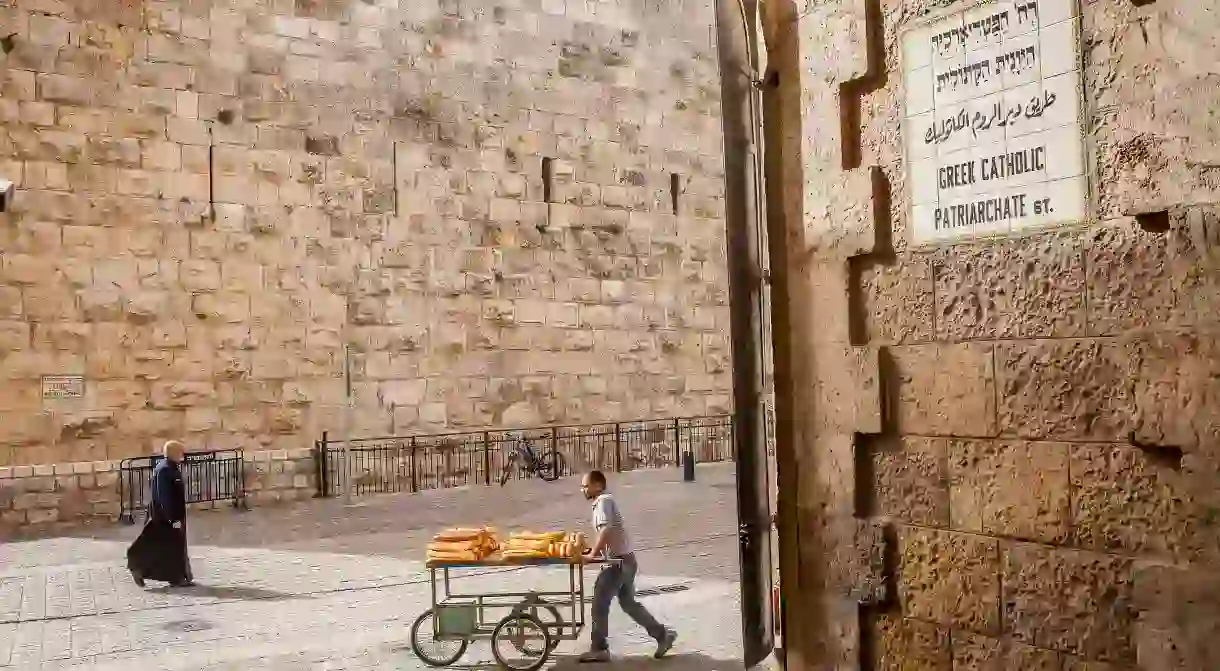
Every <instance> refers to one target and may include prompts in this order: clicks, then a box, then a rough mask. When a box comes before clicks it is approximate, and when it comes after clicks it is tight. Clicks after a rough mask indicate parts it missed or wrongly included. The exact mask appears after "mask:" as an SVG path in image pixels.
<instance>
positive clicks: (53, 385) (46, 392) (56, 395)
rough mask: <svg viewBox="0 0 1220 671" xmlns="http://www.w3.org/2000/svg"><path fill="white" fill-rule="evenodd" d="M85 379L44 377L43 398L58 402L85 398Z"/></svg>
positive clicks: (76, 377) (76, 376)
mask: <svg viewBox="0 0 1220 671" xmlns="http://www.w3.org/2000/svg"><path fill="white" fill-rule="evenodd" d="M84 396H85V378H84V377H83V376H81V375H43V376H42V398H43V399H44V400H48V401H49V400H56V399H64V398H84Z"/></svg>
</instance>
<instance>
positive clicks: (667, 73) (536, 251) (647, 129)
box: [0, 0, 729, 466]
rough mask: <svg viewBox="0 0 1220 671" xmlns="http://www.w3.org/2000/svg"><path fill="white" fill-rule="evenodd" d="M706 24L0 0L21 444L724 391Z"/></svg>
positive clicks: (0, 447) (369, 0) (358, 6)
mask: <svg viewBox="0 0 1220 671" xmlns="http://www.w3.org/2000/svg"><path fill="white" fill-rule="evenodd" d="M711 23H712V13H711V10H710V3H709V1H708V0H675V1H670V2H641V1H639V0H614V1H611V0H579V1H575V0H568V1H567V2H564V1H563V0H295V1H288V0H215V1H210V0H136V1H130V2H128V1H124V2H95V1H93V0H32V1H30V2H26V1H24V0H23V1H22V2H14V1H12V0H0V38H2V41H0V176H2V177H3V178H5V179H10V180H12V181H14V182H16V183H17V184H18V186H19V191H18V194H17V197H16V201H15V206H14V209H13V210H12V211H11V212H9V213H7V214H3V215H0V253H2V257H3V258H2V261H0V377H2V378H3V384H0V412H2V413H3V416H4V418H5V421H4V422H2V423H0V466H3V465H9V464H46V463H56V462H75V461H97V460H103V459H114V458H119V457H122V456H126V455H132V454H144V453H148V452H149V451H150V449H151V448H153V447H155V446H156V445H157V444H158V443H159V442H160V441H162V440H164V439H165V438H168V437H185V439H186V440H187V442H188V443H190V444H191V446H192V448H198V449H202V448H205V447H212V448H225V449H229V448H243V449H246V450H248V451H249V450H257V449H276V448H299V447H306V446H308V445H310V444H311V441H312V440H313V439H314V438H315V437H316V436H317V434H318V433H319V432H320V431H321V430H324V429H329V430H331V431H338V430H339V428H340V425H341V422H340V421H339V418H338V415H339V408H340V407H341V406H342V405H343V403H344V389H345V387H344V380H343V370H344V357H343V347H344V345H345V344H347V345H350V346H351V347H352V351H353V356H352V364H351V368H352V372H353V387H354V396H355V405H356V411H355V413H354V418H353V420H352V425H351V429H352V431H353V432H355V433H358V434H361V435H370V434H372V435H379V434H385V433H396V434H401V433H406V432H428V431H436V430H439V429H443V428H461V427H471V428H478V427H483V426H501V425H538V424H545V423H555V422H583V421H593V420H605V419H639V418H644V417H653V416H675V415H697V414H703V413H707V412H712V413H715V412H721V411H723V410H724V409H725V408H726V405H727V404H728V387H729V382H728V372H727V371H728V347H727V311H726V302H727V286H726V279H725V271H724V243H723V231H722V228H723V222H722V211H723V203H722V196H721V192H722V179H723V177H722V175H723V170H722V159H721V139H720V138H721V135H720V122H719V101H718V95H719V87H718V83H717V82H718V75H717V66H716V60H715V54H714V50H713V45H712V29H711ZM44 375H81V376H83V377H84V388H85V393H84V396H83V398H78V399H61V400H56V401H47V400H44V398H43V395H42V393H41V387H40V379H41V377H42V376H44Z"/></svg>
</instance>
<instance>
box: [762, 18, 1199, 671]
mask: <svg viewBox="0 0 1220 671" xmlns="http://www.w3.org/2000/svg"><path fill="white" fill-rule="evenodd" d="M968 4H970V3H967V2H954V1H953V0H935V1H933V0H926V1H925V0H868V1H859V2H853V1H848V0H843V1H838V2H835V1H832V2H817V3H814V2H810V3H791V2H787V3H767V5H765V7H766V6H769V7H770V12H769V15H768V17H767V18H768V38H769V44H768V47H769V50H770V59H771V63H772V65H773V66H774V67H775V68H776V70H777V72H778V80H777V81H778V86H777V87H776V88H774V89H773V90H772V92H771V93H769V94H768V95H769V112H770V116H769V120H770V121H771V122H772V123H773V124H775V125H776V126H778V127H779V128H781V129H782V130H781V131H774V132H775V136H773V137H774V139H775V141H776V142H778V143H780V144H782V146H783V147H784V150H785V151H784V155H783V156H782V157H780V158H774V159H772V161H771V165H770V166H769V171H770V175H771V179H772V180H773V181H778V182H781V183H782V185H783V186H782V197H778V200H780V201H781V202H782V208H780V212H779V215H778V216H779V217H780V218H781V222H782V227H783V230H784V232H785V233H786V242H787V247H788V249H789V250H790V252H789V253H788V255H787V259H786V262H785V263H784V269H783V274H784V275H786V280H784V281H783V286H782V287H781V288H782V291H780V292H779V293H781V294H783V295H782V297H780V298H779V299H778V300H783V301H784V304H785V305H786V307H787V309H788V312H789V313H790V314H789V316H788V319H789V321H790V323H789V324H787V327H786V333H785V334H783V335H782V340H784V341H786V346H787V347H788V348H789V349H790V351H791V352H792V355H791V358H790V359H789V360H788V361H787V363H786V364H785V363H784V360H783V359H777V361H780V364H781V365H782V366H785V371H784V372H786V373H787V374H788V375H789V376H790V377H791V379H792V384H793V386H792V387H791V389H790V390H789V391H790V393H791V404H792V407H793V408H795V410H791V411H789V414H788V416H787V417H784V416H783V413H782V408H781V417H780V424H781V426H785V427H787V429H786V430H787V431H788V432H789V433H788V434H787V436H788V440H789V444H790V445H791V446H792V447H793V451H792V454H791V455H789V459H790V461H789V462H788V463H790V464H791V465H792V467H793V468H794V469H795V472H794V473H793V474H791V475H790V476H789V479H788V480H786V481H785V482H787V483H788V484H787V486H788V489H787V490H786V491H787V492H789V493H790V496H791V499H789V500H790V501H791V504H789V507H788V508H786V510H787V511H788V512H789V513H790V514H791V515H792V516H793V518H792V520H793V521H792V522H791V526H790V527H786V528H788V529H791V530H793V531H794V532H795V533H792V534H790V535H789V534H785V536H784V538H785V546H786V548H787V550H786V555H785V556H787V557H793V558H792V559H790V560H787V561H786V564H785V574H786V575H785V578H784V579H785V581H796V584H797V585H798V587H797V588H796V590H795V591H794V592H786V597H785V598H788V599H791V600H793V601H795V602H797V605H794V606H792V607H790V608H789V611H788V617H789V622H788V626H789V628H790V631H789V632H788V636H787V640H788V642H789V643H790V645H792V646H793V647H792V650H791V651H790V652H789V655H790V658H789V668H795V669H832V668H834V669H852V668H860V669H877V670H897V669H903V670H907V671H909V670H913V669H919V670H928V671H933V670H935V671H948V670H950V669H952V670H954V671H957V670H960V669H989V670H992V669H995V670H998V669H1012V670H1016V669H1021V670H1032V669H1048V670H1049V669H1054V670H1056V671H1061V670H1062V671H1069V670H1070V671H1083V670H1088V671H1129V670H1134V669H1142V670H1146V671H1168V670H1171V669H1183V670H1185V669H1190V670H1192V671H1204V670H1206V669H1214V668H1217V667H1218V664H1220V644H1217V639H1216V636H1215V631H1216V627H1217V624H1218V623H1220V606H1218V605H1217V604H1218V602H1217V601H1216V598H1215V595H1216V590H1217V586H1218V585H1220V528H1218V525H1220V515H1218V511H1220V507H1218V506H1220V495H1218V492H1220V487H1218V485H1220V477H1218V475H1220V386H1217V383H1216V380H1217V379H1218V378H1217V371H1220V343H1218V342H1217V333H1218V332H1220V328H1218V327H1220V180H1218V179H1217V175H1218V174H1220V173H1217V166H1218V165H1220V160H1218V156H1220V155H1218V154H1217V150H1216V147H1217V146H1220V117H1217V115H1216V114H1215V112H1214V110H1216V109H1220V68H1217V66H1216V63H1218V62H1220V42H1217V40H1216V39H1215V37H1214V36H1215V34H1216V33H1217V31H1218V30H1220V13H1217V11H1216V8H1215V7H1214V6H1212V5H1211V4H1209V3H1198V2H1188V1H1186V0H1155V1H1153V2H1140V3H1133V2H1127V1H1125V0H1121V1H1114V2H1101V1H1091V0H1085V1H1084V2H1081V3H1079V4H1078V7H1079V8H1080V10H1081V17H1082V18H1081V21H1082V24H1081V30H1082V41H1081V44H1082V50H1083V54H1082V56H1083V58H1084V64H1085V74H1084V87H1085V91H1084V94H1085V120H1086V123H1085V128H1086V136H1087V137H1086V143H1087V147H1088V165H1089V170H1090V172H1091V173H1092V175H1093V177H1094V179H1095V181H1096V193H1095V195H1094V197H1093V198H1094V201H1095V208H1096V216H1094V217H1092V218H1090V219H1089V220H1088V221H1087V222H1085V223H1084V225H1081V226H1079V227H1073V228H1070V229H1063V230H1057V231H1051V232H1045V233H1041V234H1031V235H1026V236H1022V237H1013V238H1006V239H997V240H982V241H975V242H969V241H968V242H964V243H958V244H951V245H941V246H939V247H933V248H925V247H916V246H915V245H914V244H913V243H912V241H911V236H910V232H909V231H910V221H909V220H908V212H909V210H910V208H909V197H910V196H909V188H910V185H909V184H908V183H907V175H908V174H909V173H908V170H909V169H910V166H908V165H906V164H905V163H904V154H903V146H904V145H903V135H902V133H903V130H902V124H901V121H900V119H901V117H902V100H903V86H904V84H903V82H902V75H901V70H900V68H899V58H900V54H899V45H900V43H901V42H900V39H899V33H900V31H901V30H902V29H903V28H904V27H906V26H908V25H911V24H912V22H914V21H916V20H918V19H919V18H921V17H924V16H927V15H928V14H929V13H931V12H934V11H942V10H952V9H954V8H964V7H966V6H967V5H968ZM1136 5H1139V6H1136ZM797 157H799V158H797ZM781 395H782V392H781ZM782 475H783V474H782V473H781V476H782ZM784 486H785V485H784V483H783V482H781V487H784ZM853 553H854V554H853ZM877 557H884V558H886V561H883V562H878V561H870V560H875V559H876V558H877ZM878 581H880V582H881V583H882V584H884V585H885V586H886V588H885V589H881V590H875V591H872V592H862V591H861V588H862V587H867V586H870V585H875V584H877V582H878ZM788 584H789V582H785V585H788ZM861 595H863V596H861ZM858 599H859V601H858ZM861 604H862V605H861Z"/></svg>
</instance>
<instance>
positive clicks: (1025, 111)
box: [923, 91, 1058, 144]
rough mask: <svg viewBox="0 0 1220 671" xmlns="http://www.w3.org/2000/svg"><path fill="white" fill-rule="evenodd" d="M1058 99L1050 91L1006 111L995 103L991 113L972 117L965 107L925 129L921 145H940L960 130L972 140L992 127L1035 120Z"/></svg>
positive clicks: (999, 104) (981, 113)
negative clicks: (971, 136) (966, 132)
mask: <svg viewBox="0 0 1220 671" xmlns="http://www.w3.org/2000/svg"><path fill="white" fill-rule="evenodd" d="M1057 99H1058V96H1056V95H1055V94H1054V93H1053V92H1051V91H1046V92H1044V93H1043V94H1042V95H1040V96H1034V97H1033V98H1030V99H1029V102H1027V103H1025V104H1024V105H1022V104H1019V103H1018V104H1016V105H1014V106H1012V107H1010V108H1008V109H1007V110H1005V109H1004V106H1003V105H1002V104H1001V103H998V102H997V103H996V104H995V106H994V107H992V110H991V113H990V114H986V113H984V112H975V113H974V114H973V115H971V114H970V113H968V112H967V111H966V109H965V108H962V109H960V110H958V112H957V114H955V115H953V116H951V117H949V118H947V119H944V120H943V121H941V122H940V124H939V127H938V125H937V124H933V125H932V126H930V127H928V130H927V132H926V133H924V136H923V139H924V144H940V143H942V142H946V141H948V140H949V138H951V137H953V135H954V134H955V133H958V132H961V131H963V130H970V132H971V134H972V135H973V136H974V137H978V134H979V131H983V130H989V129H991V128H992V127H993V126H994V127H1000V128H1003V127H1005V126H1011V125H1013V124H1016V123H1017V122H1019V121H1020V120H1021V119H1023V118H1024V119H1037V118H1039V117H1041V116H1042V115H1043V114H1045V113H1046V110H1048V109H1050V107H1051V105H1054V104H1055V100H1057Z"/></svg>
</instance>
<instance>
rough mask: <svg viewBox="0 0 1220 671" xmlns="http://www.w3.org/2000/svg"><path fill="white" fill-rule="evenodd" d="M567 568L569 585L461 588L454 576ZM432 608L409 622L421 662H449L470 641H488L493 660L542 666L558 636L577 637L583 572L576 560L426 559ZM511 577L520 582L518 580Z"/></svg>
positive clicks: (530, 668)
mask: <svg viewBox="0 0 1220 671" xmlns="http://www.w3.org/2000/svg"><path fill="white" fill-rule="evenodd" d="M555 567H566V568H567V572H568V589H567V590H564V591H546V590H531V591H525V592H509V591H497V592H481V593H462V592H460V591H458V590H457V589H455V586H454V579H455V575H458V576H460V574H461V573H462V572H469V571H486V570H487V569H488V568H522V569H526V570H530V569H535V568H555ZM427 568H428V572H429V576H430V582H431V593H432V607H431V608H429V609H428V610H427V611H425V612H424V613H423V614H422V615H420V616H419V617H418V618H417V619H416V620H415V623H414V624H412V625H411V649H412V651H414V652H415V655H416V656H417V657H419V658H420V659H421V660H422V661H423V662H424V663H425V664H427V665H429V666H435V667H443V666H449V665H451V664H454V663H456V662H457V661H458V660H459V659H461V658H462V655H464V654H466V649H467V647H469V646H470V642H471V641H476V640H490V641H491V650H492V654H493V655H494V656H495V658H496V662H497V663H498V664H499V665H500V666H501V667H503V668H506V669H518V670H523V671H533V670H534V669H540V668H542V666H543V665H544V664H546V663H547V661H548V660H549V659H550V657H551V652H552V651H554V649H555V648H556V647H557V646H558V645H559V643H560V642H562V641H574V640H577V639H578V638H580V635H581V632H582V631H583V630H584V626H585V608H584V604H585V572H584V568H583V565H582V564H581V562H580V560H578V559H570V558H549V557H548V558H539V559H525V560H516V559H503V558H500V557H499V556H498V555H493V556H491V557H489V558H487V559H485V560H480V561H471V562H438V561H429V562H428V563H427ZM514 582H518V583H520V582H521V581H520V580H515V581H514Z"/></svg>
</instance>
